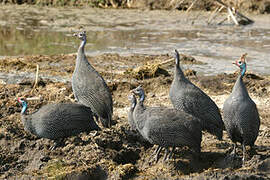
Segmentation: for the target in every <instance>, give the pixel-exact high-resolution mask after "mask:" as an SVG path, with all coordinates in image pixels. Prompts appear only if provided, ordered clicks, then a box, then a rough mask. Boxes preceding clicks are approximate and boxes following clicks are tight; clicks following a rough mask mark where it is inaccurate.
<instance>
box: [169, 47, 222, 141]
mask: <svg viewBox="0 0 270 180" xmlns="http://www.w3.org/2000/svg"><path fill="white" fill-rule="evenodd" d="M175 60H176V65H175V73H174V79H173V82H172V85H171V87H170V93H169V95H170V100H171V102H172V104H173V106H174V108H176V109H178V110H183V111H185V112H187V113H189V114H192V115H193V116H195V117H197V118H198V119H199V120H200V123H201V126H202V129H203V130H206V131H208V132H209V133H211V134H213V135H215V136H216V137H217V138H218V139H220V140H221V139H222V136H223V129H224V124H223V121H222V118H221V115H220V112H219V109H218V107H217V105H216V104H215V102H214V101H213V100H212V99H211V98H210V97H209V96H208V95H207V94H205V93H204V92H203V91H202V90H201V89H200V88H198V87H197V86H196V85H194V84H193V83H192V82H190V81H189V80H188V79H187V78H186V77H185V75H184V73H183V71H182V69H181V68H180V65H179V61H180V58H179V53H178V51H177V50H175Z"/></svg>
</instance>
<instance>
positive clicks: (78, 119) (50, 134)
mask: <svg viewBox="0 0 270 180" xmlns="http://www.w3.org/2000/svg"><path fill="white" fill-rule="evenodd" d="M18 102H19V103H21V105H22V111H21V120H22V122H23V125H24V129H25V130H26V131H28V132H30V133H32V134H34V135H36V136H38V137H40V138H47V139H52V140H55V142H56V143H57V142H58V140H60V139H61V138H65V137H69V136H73V135H76V134H79V133H80V132H84V131H86V132H89V131H91V130H100V128H99V127H98V125H97V124H96V123H95V121H94V120H93V115H92V111H91V109H90V108H88V107H86V106H84V105H80V104H48V105H45V106H43V107H41V109H39V110H38V111H37V112H34V113H32V114H29V115H28V114H27V112H26V110H27V102H26V100H23V99H21V98H18ZM56 145H57V144H56ZM53 148H54V147H53Z"/></svg>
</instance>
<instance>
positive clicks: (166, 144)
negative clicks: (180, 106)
mask: <svg viewBox="0 0 270 180" xmlns="http://www.w3.org/2000/svg"><path fill="white" fill-rule="evenodd" d="M132 92H133V93H134V94H135V95H138V96H139V102H138V103H137V104H136V107H135V109H134V112H133V118H134V122H135V124H136V128H137V130H138V131H139V132H140V134H141V135H142V136H143V137H144V138H145V139H146V140H148V141H149V142H150V143H151V144H156V145H158V149H157V150H156V161H157V160H158V159H159V153H160V150H161V149H162V148H165V149H166V154H165V157H164V160H165V159H167V157H171V155H172V153H173V151H174V148H175V147H182V146H188V147H189V148H191V149H192V150H194V151H195V152H196V153H200V151H201V140H202V132H201V126H200V123H199V120H198V119H197V118H196V117H193V116H192V115H190V114H187V113H185V112H184V111H178V110H176V109H173V108H166V107H146V106H144V104H143V103H144V99H145V94H144V90H143V88H142V87H141V86H139V87H137V88H136V89H134V90H132ZM170 147H172V151H170V155H169V156H168V154H169V148H170Z"/></svg>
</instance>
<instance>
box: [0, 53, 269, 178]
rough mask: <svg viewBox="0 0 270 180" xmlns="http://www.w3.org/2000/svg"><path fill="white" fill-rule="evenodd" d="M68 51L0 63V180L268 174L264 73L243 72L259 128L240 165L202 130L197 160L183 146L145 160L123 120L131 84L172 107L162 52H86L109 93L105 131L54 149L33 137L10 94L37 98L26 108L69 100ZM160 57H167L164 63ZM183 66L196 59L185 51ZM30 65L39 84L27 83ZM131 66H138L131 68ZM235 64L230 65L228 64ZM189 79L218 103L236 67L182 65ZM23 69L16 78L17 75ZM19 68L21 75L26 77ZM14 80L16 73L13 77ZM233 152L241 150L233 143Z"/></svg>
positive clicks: (151, 101)
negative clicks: (109, 121) (207, 72)
mask: <svg viewBox="0 0 270 180" xmlns="http://www.w3.org/2000/svg"><path fill="white" fill-rule="evenodd" d="M75 58H76V55H75V54H70V55H54V56H43V55H38V56H21V57H17V58H12V57H9V58H4V59H3V60H1V61H0V72H1V73H3V74H10V75H12V76H10V78H12V79H8V77H9V76H5V78H6V79H5V78H3V77H4V76H1V78H0V79H1V81H0V87H1V92H0V104H1V109H0V115H1V116H0V153H1V154H0V178H1V179H15V178H18V177H20V178H24V179H37V178H38V177H40V178H54V179H76V178H79V177H80V178H86V179H87V178H90V177H91V178H92V179H157V178H158V179H177V178H178V179H179V178H183V179H190V178H198V179H199V178H203V179H206V178H210V179H211V178H216V179H225V178H226V179H235V178H237V177H239V178H261V179H267V178H270V176H269V172H270V168H269V167H270V148H269V147H270V140H269V137H270V114H269V112H270V100H269V97H270V77H269V76H261V75H256V74H253V73H252V72H249V71H248V72H247V75H246V77H245V78H244V82H245V83H246V86H247V89H248V91H249V93H250V96H251V97H252V99H253V100H254V101H255V102H256V104H257V107H258V110H259V113H260V117H261V127H260V132H259V136H258V139H257V141H256V143H255V144H256V152H257V153H254V152H251V151H248V157H247V162H246V164H245V166H243V167H242V165H241V158H237V159H236V160H234V161H232V160H231V159H230V158H228V156H227V155H228V154H229V153H230V152H231V150H232V149H231V147H232V142H231V141H230V140H229V138H228V136H227V134H226V132H225V131H224V140H223V141H218V140H217V139H215V138H214V137H213V136H212V135H210V134H208V133H204V134H203V141H202V153H201V155H200V158H199V159H197V158H196V156H194V155H193V154H192V153H191V151H189V150H188V148H179V149H177V150H176V153H175V159H174V160H170V161H168V162H166V163H162V160H160V161H159V162H158V163H157V164H155V163H153V162H151V161H149V158H150V156H151V154H152V153H153V151H154V147H152V145H150V144H149V143H147V142H145V141H144V140H143V139H142V138H141V137H140V136H138V135H137V134H136V133H134V132H132V131H130V129H129V125H128V122H127V112H128V109H129V102H128V98H127V96H128V94H129V91H130V89H132V88H134V87H136V86H138V85H139V84H141V85H142V86H143V87H144V89H145V91H146V95H147V97H146V104H147V105H149V106H161V105H163V106H170V107H171V106H172V105H171V103H170V101H169V97H168V92H169V87H170V84H171V82H172V79H173V71H172V70H173V66H174V60H173V59H172V57H171V56H169V55H167V54H164V55H157V56H155V55H145V54H144V55H143V54H142V55H129V56H120V55H118V54H102V55H99V56H91V57H88V60H89V61H90V62H91V64H92V65H93V66H94V67H95V68H96V69H97V70H98V71H99V72H101V74H102V75H103V77H104V79H106V81H107V82H108V85H109V87H110V89H111V91H112V94H113V100H114V115H113V126H112V128H111V129H102V131H99V132H97V133H95V132H93V133H89V134H86V133H81V134H80V135H78V136H74V137H70V138H67V139H66V140H65V145H64V146H63V147H59V148H57V149H56V150H54V151H50V150H49V148H50V147H51V146H52V145H53V142H52V141H49V140H46V139H39V138H36V137H34V136H32V135H31V134H28V133H26V132H25V131H24V130H23V125H22V122H21V121H20V110H21V107H20V105H19V104H18V103H17V102H16V100H15V99H16V97H34V96H40V97H42V100H41V101H35V102H30V103H29V111H30V112H33V111H35V110H37V109H39V108H40V107H41V106H42V105H45V104H48V103H60V102H74V97H73V95H72V89H71V83H70V79H71V76H72V72H73V69H74V64H75ZM164 62H166V63H164ZM184 63H185V64H201V62H200V61H196V60H194V59H193V58H191V57H186V58H185V60H184ZM36 64H39V68H40V69H39V82H38V84H37V85H38V86H37V87H36V88H34V89H33V84H34V79H35V72H36ZM130 67H134V68H135V67H137V69H135V70H133V68H130ZM232 69H233V70H235V69H236V68H234V67H233V65H232ZM185 72H186V75H188V78H189V79H190V80H191V81H192V82H194V83H195V84H196V85H198V86H199V87H200V88H201V89H203V90H204V91H205V92H206V93H207V94H208V95H209V96H210V97H211V98H212V99H213V100H214V101H215V102H216V103H217V105H218V106H219V108H222V105H223V103H224V101H225V99H226V98H227V97H228V95H229V94H230V92H231V89H232V87H233V85H234V82H235V80H236V78H237V75H238V71H236V72H235V73H229V74H224V73H220V74H218V75H216V76H201V75H200V76H196V72H194V71H190V70H187V69H186V71H185ZM21 73H22V74H24V75H23V76H20V74H21ZM25 74H26V75H25ZM16 78H17V79H16ZM237 154H238V155H240V156H241V155H242V151H241V150H240V148H239V149H238V151H237Z"/></svg>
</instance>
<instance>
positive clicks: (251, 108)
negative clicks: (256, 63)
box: [223, 54, 260, 163]
mask: <svg viewBox="0 0 270 180" xmlns="http://www.w3.org/2000/svg"><path fill="white" fill-rule="evenodd" d="M245 56H246V54H244V55H242V57H241V58H240V60H236V62H235V63H234V64H235V65H237V66H238V67H239V68H240V75H239V76H238V78H237V81H236V83H235V85H234V87H233V90H232V93H231V94H230V96H229V98H228V99H227V100H226V101H225V102H224V105H223V113H224V118H223V119H224V124H225V128H226V130H227V133H228V135H229V137H230V139H231V140H232V142H233V143H234V150H233V154H234V155H235V153H236V143H237V142H240V143H241V144H242V147H243V163H244V160H245V151H246V150H245V146H247V145H249V146H250V147H253V146H254V143H255V141H256V139H257V136H258V133H259V127H260V117H259V113H258V110H257V107H256V104H255V103H254V102H253V100H252V99H251V98H250V97H249V94H248V91H247V89H246V86H245V84H244V83H243V76H244V75H245V72H246V67H247V65H246V62H245Z"/></svg>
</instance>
